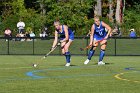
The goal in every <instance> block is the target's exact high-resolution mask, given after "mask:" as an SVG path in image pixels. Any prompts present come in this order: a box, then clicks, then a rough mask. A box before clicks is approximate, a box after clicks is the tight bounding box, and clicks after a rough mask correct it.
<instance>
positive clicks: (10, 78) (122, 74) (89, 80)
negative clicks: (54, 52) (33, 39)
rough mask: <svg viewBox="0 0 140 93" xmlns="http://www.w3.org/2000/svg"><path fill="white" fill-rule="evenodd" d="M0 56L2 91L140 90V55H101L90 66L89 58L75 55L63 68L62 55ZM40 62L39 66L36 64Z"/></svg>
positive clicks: (118, 92) (103, 92)
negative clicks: (102, 60)
mask: <svg viewBox="0 0 140 93" xmlns="http://www.w3.org/2000/svg"><path fill="white" fill-rule="evenodd" d="M40 58H41V56H0V93H139V92H140V63H139V62H140V61H139V60H140V57H139V56H124V57H122V56H116V57H115V56H106V57H105V59H104V61H105V62H106V63H107V64H106V65H104V66H98V65H97V61H98V56H95V57H94V58H93V59H92V62H90V63H89V64H88V65H84V64H83V62H84V61H85V59H86V57H84V56H73V57H72V63H71V65H72V66H71V67H64V65H65V60H64V57H63V56H49V57H48V58H46V59H45V60H43V61H40ZM36 62H40V63H39V65H38V67H36V68H34V67H32V64H33V63H36Z"/></svg>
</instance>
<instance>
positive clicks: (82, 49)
mask: <svg viewBox="0 0 140 93" xmlns="http://www.w3.org/2000/svg"><path fill="white" fill-rule="evenodd" d="M103 40H107V39H106V38H103V39H101V40H98V41H97V42H95V44H96V43H99V42H102V41H103ZM91 47H92V46H91V45H88V46H86V47H85V48H80V50H81V51H84V50H87V49H90V48H91Z"/></svg>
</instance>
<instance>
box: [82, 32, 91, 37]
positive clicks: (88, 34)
mask: <svg viewBox="0 0 140 93" xmlns="http://www.w3.org/2000/svg"><path fill="white" fill-rule="evenodd" d="M89 36H90V30H89V32H88V33H87V35H85V36H84V37H83V38H82V39H85V38H86V37H89Z"/></svg>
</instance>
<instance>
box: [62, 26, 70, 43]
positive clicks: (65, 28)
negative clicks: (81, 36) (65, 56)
mask: <svg viewBox="0 0 140 93" xmlns="http://www.w3.org/2000/svg"><path fill="white" fill-rule="evenodd" d="M64 31H65V38H64V39H63V40H61V41H60V42H66V41H68V40H69V34H68V27H67V26H66V25H64Z"/></svg>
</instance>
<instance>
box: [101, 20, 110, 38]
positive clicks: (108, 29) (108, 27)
mask: <svg viewBox="0 0 140 93" xmlns="http://www.w3.org/2000/svg"><path fill="white" fill-rule="evenodd" d="M102 26H104V27H105V28H106V29H107V31H108V33H107V35H106V37H105V38H106V39H107V38H108V36H109V35H110V34H111V31H112V30H111V27H110V26H109V25H108V24H106V23H104V22H102Z"/></svg>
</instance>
